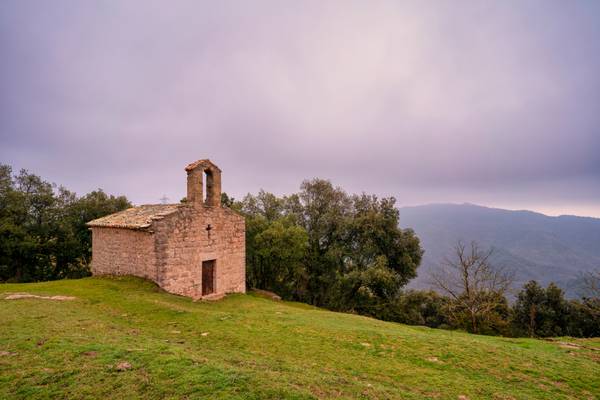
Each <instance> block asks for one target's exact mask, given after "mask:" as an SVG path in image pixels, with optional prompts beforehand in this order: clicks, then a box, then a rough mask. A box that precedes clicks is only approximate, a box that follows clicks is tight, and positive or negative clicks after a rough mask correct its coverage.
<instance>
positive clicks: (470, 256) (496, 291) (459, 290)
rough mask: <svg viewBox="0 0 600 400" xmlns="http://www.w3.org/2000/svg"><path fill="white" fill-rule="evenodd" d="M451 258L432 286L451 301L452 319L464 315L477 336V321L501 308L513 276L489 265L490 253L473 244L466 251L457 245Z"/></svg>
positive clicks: (459, 244)
mask: <svg viewBox="0 0 600 400" xmlns="http://www.w3.org/2000/svg"><path fill="white" fill-rule="evenodd" d="M454 251H455V254H454V257H453V258H446V259H445V261H444V264H443V266H442V269H441V270H440V271H439V272H435V273H433V274H432V275H431V277H432V283H433V285H435V287H436V288H438V289H439V290H440V291H442V292H443V293H444V294H446V295H448V296H450V297H451V298H452V300H453V306H451V307H450V312H451V313H452V314H453V315H452V316H453V318H457V317H458V315H457V314H458V313H466V314H467V316H468V318H469V320H470V325H471V329H472V331H473V332H474V333H477V332H479V325H480V322H481V320H483V319H484V318H487V317H488V316H489V315H490V314H491V313H493V311H494V310H495V309H496V308H497V307H498V306H499V305H501V303H502V301H503V299H504V295H505V294H506V292H507V291H508V290H509V288H510V287H511V285H512V283H513V281H514V273H512V272H509V271H506V270H505V269H504V268H501V267H494V266H493V265H491V263H490V257H491V256H492V254H493V249H490V250H488V251H483V250H481V249H480V248H479V245H478V244H477V243H476V242H471V245H470V247H469V248H467V246H465V244H464V243H462V242H461V241H459V242H458V243H457V244H456V246H454Z"/></svg>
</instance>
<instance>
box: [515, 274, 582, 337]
mask: <svg viewBox="0 0 600 400" xmlns="http://www.w3.org/2000/svg"><path fill="white" fill-rule="evenodd" d="M570 307H571V306H570V304H569V302H568V301H567V300H566V299H565V297H564V292H563V291H562V289H560V288H559V287H558V286H556V285H555V284H554V283H550V284H549V285H548V287H546V288H545V289H544V288H542V287H541V286H540V285H539V284H538V283H537V282H536V281H529V282H528V283H526V284H525V285H524V286H523V289H522V290H521V291H520V292H519V294H518V295H517V301H516V302H515V305H514V307H513V316H512V324H513V327H514V330H515V333H516V334H517V335H522V334H523V333H525V332H526V334H527V335H528V336H529V337H548V336H561V335H566V334H569V330H568V325H569V319H570V314H571V311H572V310H571V309H570Z"/></svg>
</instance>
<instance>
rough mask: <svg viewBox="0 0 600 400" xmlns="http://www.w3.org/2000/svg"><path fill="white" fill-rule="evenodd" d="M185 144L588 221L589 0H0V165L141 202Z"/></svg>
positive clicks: (596, 4)
mask: <svg viewBox="0 0 600 400" xmlns="http://www.w3.org/2000/svg"><path fill="white" fill-rule="evenodd" d="M200 158H210V159H211V160H212V161H214V162H215V163H216V164H217V165H219V166H220V167H221V169H222V170H223V173H224V175H223V187H224V190H225V191H226V192H228V193H230V194H232V195H234V196H235V197H237V198H239V197H241V196H242V195H243V194H245V193H247V192H253V193H255V192H257V191H258V190H259V189H260V188H263V189H265V190H267V191H271V192H274V193H277V194H285V193H291V192H294V191H296V190H297V189H298V187H299V185H300V183H301V181H302V180H303V179H305V178H312V177H322V178H328V179H331V180H332V181H333V182H334V183H335V184H338V185H341V186H343V187H344V188H345V189H346V190H348V191H349V192H361V191H366V192H370V193H375V194H378V195H381V196H384V195H385V196H387V195H394V196H396V197H397V199H398V203H399V204H400V205H414V204H422V203H432V202H471V203H478V204H483V205H488V206H497V207H504V208H513V209H532V210H536V211H541V212H544V213H547V214H551V215H557V214H577V215H588V216H597V217H600V1H584V0H581V1H569V2H565V1H550V0H541V1H523V0H515V1H460V2H457V1H440V0H436V1H389V2H387V1H357V2H351V1H339V2H337V1H321V0H319V1H281V0H277V1H241V0H240V1H232V2H230V1H222V0H219V1H212V2H202V1H197V0H194V1H166V0H165V1H149V0H141V1H132V0H127V1H117V0H114V1H91V0H90V1H79V0H71V1H58V0H53V1H44V0H40V1H26V0H14V1H12V0H3V1H2V2H1V3H0V162H3V163H8V164H11V165H12V166H13V168H15V169H20V168H27V169H29V170H30V171H32V172H35V173H37V174H39V175H42V176H43V177H44V178H45V179H47V180H50V181H54V182H57V183H59V184H63V185H65V186H67V187H68V188H69V189H71V190H74V191H76V192H77V193H78V194H84V193H86V192H88V191H91V190H93V189H95V188H98V187H101V188H103V189H104V190H105V191H107V192H109V193H113V194H125V195H127V197H129V198H130V199H131V200H133V201H134V202H135V203H137V204H140V203H158V202H159V199H160V198H161V197H163V195H166V196H167V197H169V198H170V199H171V201H172V202H177V201H179V199H180V198H181V197H183V196H184V195H185V172H184V170H183V168H184V167H185V165H186V164H187V163H189V162H191V161H194V160H196V159H200Z"/></svg>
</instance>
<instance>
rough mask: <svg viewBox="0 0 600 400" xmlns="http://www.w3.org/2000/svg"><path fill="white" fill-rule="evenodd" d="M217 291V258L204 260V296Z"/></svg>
mask: <svg viewBox="0 0 600 400" xmlns="http://www.w3.org/2000/svg"><path fill="white" fill-rule="evenodd" d="M214 291H215V260H208V261H202V296H206V295H207V294H211V293H214Z"/></svg>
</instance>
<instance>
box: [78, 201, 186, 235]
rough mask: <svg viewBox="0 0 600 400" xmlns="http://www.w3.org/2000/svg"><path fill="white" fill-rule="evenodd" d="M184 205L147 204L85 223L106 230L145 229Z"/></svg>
mask: <svg viewBox="0 0 600 400" xmlns="http://www.w3.org/2000/svg"><path fill="white" fill-rule="evenodd" d="M181 207H185V205H184V204H148V205H143V206H139V207H132V208H128V209H127V210H123V211H119V212H117V213H114V214H110V215H107V216H106V217H102V218H98V219H95V220H93V221H90V222H88V223H87V226H93V227H106V228H126V229H146V228H149V227H150V226H151V225H152V222H154V221H156V220H160V219H163V218H164V217H166V216H167V215H170V214H173V213H176V212H177V211H178V210H179V209H180V208H181Z"/></svg>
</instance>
